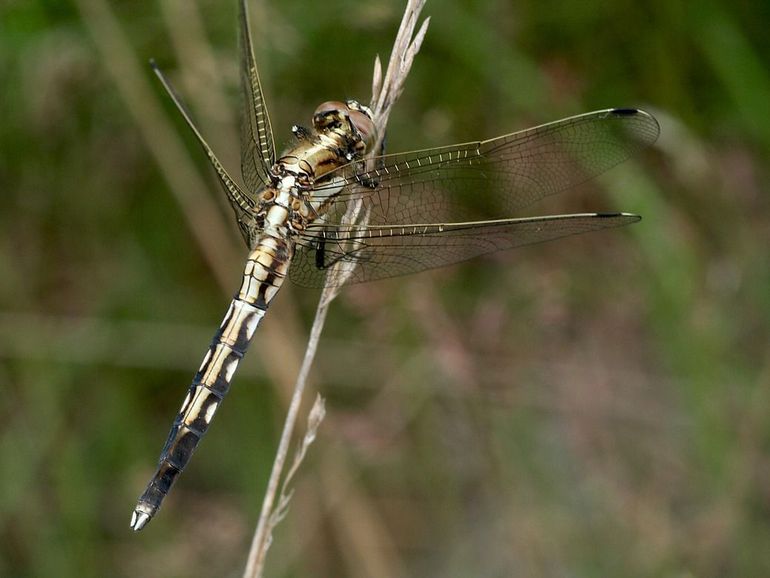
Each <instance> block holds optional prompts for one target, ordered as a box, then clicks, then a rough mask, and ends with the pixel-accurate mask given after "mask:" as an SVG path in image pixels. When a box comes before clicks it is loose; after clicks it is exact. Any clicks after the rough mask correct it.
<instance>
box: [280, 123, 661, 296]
mask: <svg viewBox="0 0 770 578" xmlns="http://www.w3.org/2000/svg"><path fill="white" fill-rule="evenodd" d="M659 131H660V129H659V126H658V123H657V121H656V120H655V119H654V118H653V117H652V116H651V115H649V114H647V113H646V112H643V111H640V110H635V109H608V110H602V111H597V112H592V113H588V114H583V115H580V116H575V117H571V118H567V119H564V120H560V121H557V122H553V123H549V124H545V125H541V126H538V127H535V128H531V129H528V130H524V131H521V132H517V133H513V134H510V135H505V136H501V137H498V138H495V139H491V140H487V141H481V142H475V143H466V144H460V145H454V146H449V147H441V148H435V149H429V150H423V151H414V152H409V153H401V154H394V155H385V156H381V157H376V158H374V159H372V160H370V161H367V163H363V162H357V163H351V164H349V165H346V166H345V167H342V168H341V169H338V170H337V171H335V172H333V173H332V174H331V175H330V176H329V177H328V184H323V183H321V184H319V185H318V186H316V188H315V189H314V193H313V195H314V196H316V197H317V198H318V199H322V198H323V197H325V196H327V195H329V194H330V192H332V191H333V189H334V188H338V187H340V185H343V188H342V190H341V192H340V193H339V194H338V195H337V196H336V197H335V198H334V199H335V200H334V202H333V204H331V205H330V206H329V209H328V210H327V211H326V212H325V213H324V214H323V215H321V217H320V218H319V219H318V221H316V223H315V226H312V227H310V228H309V229H308V230H307V231H306V232H305V233H304V234H303V235H302V236H301V237H300V241H299V243H298V244H297V250H296V254H295V257H294V264H293V265H292V278H293V279H294V280H295V281H296V282H297V283H299V284H301V285H309V286H317V285H319V284H323V278H324V275H325V274H326V273H327V271H332V272H331V273H330V274H329V275H327V276H328V277H329V283H331V284H339V283H340V282H342V280H343V277H341V276H339V275H338V274H336V273H334V272H333V270H332V268H331V267H330V265H331V264H332V263H334V262H335V261H336V262H340V263H356V264H357V265H358V268H357V270H356V271H354V272H353V274H352V277H351V279H350V282H360V281H369V280H373V279H380V278H383V277H391V276H395V275H403V274H406V273H412V272H416V271H421V270H423V269H429V268H433V267H440V266H443V265H449V264H451V263H456V262H459V261H463V260H465V259H469V258H471V257H474V256H476V255H481V254H484V253H487V252H490V251H494V250H499V249H504V248H512V247H517V246H520V245H526V244H529V243H538V242H542V241H547V240H551V239H556V238H558V237H563V236H566V235H572V234H576V233H581V232H586V231H593V230H596V229H603V228H606V227H615V226H619V225H622V224H626V223H629V222H633V221H635V220H638V217H636V216H633V215H626V214H612V215H604V214H584V215H565V216H560V217H539V218H535V219H516V218H512V217H513V215H515V211H516V210H517V209H520V208H522V207H525V206H527V205H529V204H531V203H533V202H535V201H537V200H539V199H542V198H543V197H546V196H548V195H552V194H554V193H557V192H559V191H562V190H565V189H568V188H570V187H572V186H574V185H577V184H579V183H581V182H584V181H586V180H588V179H590V178H592V177H594V176H596V175H598V174H600V173H602V172H604V171H606V170H608V169H610V168H611V167H613V166H615V165H617V164H618V163H621V162H623V161H624V160H626V159H627V158H628V157H629V156H631V155H632V154H633V153H635V152H636V151H638V150H639V149H641V148H643V147H645V146H648V145H650V144H651V143H653V142H654V141H655V140H656V139H657V137H658V133H659ZM353 208H357V212H356V214H357V217H355V218H354V219H353V221H352V222H353V225H354V226H355V228H351V226H350V225H347V224H344V223H349V222H350V219H349V215H350V211H349V209H353ZM346 214H347V215H348V216H347V217H346ZM490 217H497V218H495V219H493V220H491V221H488V222H486V221H483V219H489V218H490ZM499 217H507V219H502V220H500V219H499ZM421 223H423V224H421ZM442 223H452V224H448V225H441V224H442ZM462 223H464V224H462ZM355 230H358V231H361V234H360V238H358V237H356V238H353V236H352V235H353V234H354V233H353V231H355ZM386 230H387V231H393V232H394V233H393V234H392V235H385V234H384V233H383V231H386ZM406 231H412V233H410V234H406V233H405V232H406ZM420 231H422V233H420Z"/></svg>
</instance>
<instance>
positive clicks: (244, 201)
mask: <svg viewBox="0 0 770 578" xmlns="http://www.w3.org/2000/svg"><path fill="white" fill-rule="evenodd" d="M150 65H151V66H152V69H153V71H154V72H155V75H156V76H157V77H158V79H159V80H160V82H161V84H163V88H165V89H166V92H167V93H168V95H169V96H170V97H171V100H172V101H173V102H174V104H175V105H176V107H177V109H178V110H179V112H180V113H181V114H182V116H183V117H184V119H185V121H186V122H187V125H188V126H189V127H190V129H191V130H192V131H193V134H195V137H196V138H197V139H198V143H199V144H200V145H201V147H202V148H203V151H204V152H205V153H206V156H207V157H208V159H209V162H210V163H211V166H212V167H214V170H215V171H216V173H217V177H218V178H219V183H220V184H221V185H222V188H223V189H224V191H225V194H226V195H227V200H228V201H229V202H230V206H231V207H232V208H233V212H234V213H235V219H236V221H237V222H238V229H239V230H240V231H241V235H242V236H243V240H244V241H245V242H246V245H247V246H251V240H252V237H253V236H254V224H253V219H252V213H253V209H254V206H255V203H254V200H253V199H252V198H251V196H250V195H249V194H247V193H245V192H244V191H243V190H241V188H240V187H239V186H238V185H237V184H236V183H235V181H234V180H233V178H232V177H231V176H230V175H229V173H228V172H227V170H225V168H224V167H223V166H222V163H221V162H219V159H218V158H217V156H216V155H215V154H214V151H213V150H211V147H210V146H209V144H208V143H207V142H206V139H204V138H203V135H202V134H201V132H200V130H199V129H198V127H197V126H196V124H195V123H194V122H193V119H192V115H191V114H190V111H189V110H187V107H186V106H185V104H184V102H182V99H181V98H180V97H179V95H178V94H177V92H176V90H174V87H173V86H172V85H171V83H170V82H169V80H168V79H167V78H166V76H165V75H164V74H163V72H162V71H161V70H160V68H158V65H157V64H155V62H154V61H150Z"/></svg>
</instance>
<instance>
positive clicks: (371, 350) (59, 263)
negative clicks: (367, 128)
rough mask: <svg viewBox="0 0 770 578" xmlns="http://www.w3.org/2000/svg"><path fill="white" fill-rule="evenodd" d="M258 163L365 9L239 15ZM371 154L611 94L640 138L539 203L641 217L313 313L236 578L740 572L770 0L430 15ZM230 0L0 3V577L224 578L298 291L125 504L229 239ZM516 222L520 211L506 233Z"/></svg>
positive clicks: (765, 427) (221, 282)
mask: <svg viewBox="0 0 770 578" xmlns="http://www.w3.org/2000/svg"><path fill="white" fill-rule="evenodd" d="M251 8H252V27H253V29H254V33H255V36H256V39H255V43H256V52H257V60H258V62H259V64H260V67H261V74H262V79H263V83H264V85H265V89H266V93H267V98H268V104H269V106H270V111H271V116H272V120H273V125H274V128H275V131H276V141H277V143H279V144H280V143H288V142H290V132H289V127H290V126H291V125H292V124H294V123H304V124H307V123H308V118H309V115H310V113H311V111H312V110H313V109H314V107H315V106H316V105H317V104H318V103H319V102H321V101H324V100H328V99H338V98H340V97H358V98H360V99H361V100H364V101H366V100H367V99H368V96H369V94H370V82H371V69H372V62H373V59H374V56H375V54H377V53H379V54H381V55H382V56H383V58H385V57H386V56H387V55H388V54H389V52H390V48H391V43H392V40H393V38H394V35H395V31H396V28H397V26H398V22H399V19H400V16H401V12H402V10H403V4H402V3H401V2H396V1H390V0H388V1H384V0H371V1H367V2H361V1H359V0H355V1H353V0H329V1H327V2H303V1H300V0H283V1H282V2H270V1H261V0H260V1H256V0H255V1H253V2H251ZM425 15H430V16H431V17H432V21H431V26H430V29H429V32H428V36H427V38H426V41H425V44H424V47H423V49H422V52H421V54H420V56H419V57H418V59H417V62H416V64H415V66H414V69H413V72H412V74H411V77H410V78H409V81H408V83H407V89H406V92H405V93H404V95H403V98H402V100H401V101H400V103H399V105H398V106H397V108H396V110H395V112H394V114H393V116H392V117H391V124H390V132H389V137H388V146H389V149H390V150H391V151H399V150H407V149H412V148H419V147H424V146H434V145H440V144H449V143H452V142H458V141H467V140H474V139H479V138H488V137H491V136H496V135H498V134H502V133H505V132H510V131H513V130H516V129H520V128H526V127H528V126H532V125H535V124H539V123H542V122H547V121H551V120H555V119H557V118H561V117H564V116H569V115H571V114H577V113H580V112H586V111H589V110H595V109H599V108H606V107H611V106H641V107H644V108H646V109H648V110H650V111H651V112H653V113H654V114H656V116H657V117H658V119H659V120H660V123H661V126H662V131H663V132H662V136H661V138H660V140H659V142H658V143H657V144H656V146H655V147H654V148H652V149H651V150H649V151H646V152H645V153H644V154H641V155H639V156H637V157H636V158H635V159H633V160H632V161H629V162H627V163H625V164H624V165H623V166H621V167H618V168H616V169H613V170H612V171H610V172H609V173H607V174H605V175H604V176H603V177H602V178H600V179H598V180H597V181H595V183H594V184H593V186H592V187H589V188H586V189H580V190H575V191H572V192H569V193H567V194H564V195H561V196H560V197H559V199H558V200H557V201H556V202H555V203H553V204H552V203H549V204H548V206H547V207H546V208H544V209H542V211H541V212H543V213H546V212H550V211H552V210H560V211H566V212H579V211H586V210H625V211H631V212H637V213H640V214H642V215H643V216H644V220H643V221H642V222H641V223H639V224H637V225H634V226H633V227H629V228H627V229H625V230H613V231H609V232H603V233H597V234H593V235H586V236H583V237H578V238H570V239H566V240H562V241H559V242H555V243H552V244H547V245H543V246H536V247H531V248H526V249H522V250H519V251H516V252H512V253H506V254H499V255H494V256H491V257H489V258H484V259H478V260H475V261H472V262H469V263H467V264H463V265H461V266H456V267H452V268H449V269H445V270H440V271H434V272H430V273H424V274H420V275H415V276H412V277H408V278H401V279H395V280H389V281H384V282H378V283H374V284H369V285H361V286H355V287H350V288H348V289H346V290H345V291H344V293H343V295H342V296H341V297H340V298H339V299H338V300H337V301H336V302H335V303H334V305H333V307H332V310H331V313H330V315H329V320H328V324H327V328H326V332H325V334H324V337H323V339H322V344H321V350H320V354H319V360H318V362H317V364H316V365H315V367H314V369H313V372H312V382H313V389H314V390H319V391H321V392H322V393H323V395H324V396H325V397H326V399H327V408H328V416H327V419H326V421H325V422H324V424H323V425H322V427H321V430H320V434H319V439H318V440H317V442H316V444H315V445H314V446H313V449H312V451H311V455H310V457H309V458H308V459H307V460H306V462H305V463H304V464H303V467H302V470H301V472H300V475H299V478H298V480H297V482H296V484H295V486H294V487H295V494H294V498H293V501H292V505H291V511H290V514H289V516H288V518H287V519H286V520H285V522H284V523H283V524H282V525H281V526H280V527H279V529H278V530H277V532H276V534H275V541H274V544H273V546H272V549H271V552H270V559H269V562H268V570H267V574H266V575H267V576H270V577H294V576H318V577H321V576H324V577H325V576H350V577H363V576H366V577H393V576H415V577H417V576H445V577H467V576H474V577H492V576H494V577H502V576H506V577H507V576H517V577H518V576H522V577H523V576H527V577H530V576H547V577H550V576H554V577H557V576H558V577H562V576H574V577H599V576H602V577H604V576H624V577H648V576H655V577H662V576H665V577H677V578H684V577H689V576H698V577H704V578H709V577H721V576H741V577H765V576H768V575H770V454H769V452H770V348H769V347H768V338H769V337H770V268H769V267H768V250H769V248H770V195H769V194H768V185H769V184H770V174H769V173H768V158H769V153H770V75H769V74H768V71H769V70H770V35H768V34H767V26H768V23H770V3H768V2H764V1H762V0H756V1H750V0H746V1H734V2H722V1H718V0H702V1H700V2H697V3H696V2H670V1H657V0H651V1H649V2H638V1H631V0H617V1H615V2H610V3H608V2H603V1H602V2H600V1H598V0H587V1H586V0H583V1H581V2H577V1H573V2H560V1H554V0H538V1H536V2H535V1H532V0H517V1H515V2H512V1H503V0H485V1H477V0H473V1H471V0H466V1H456V0H453V1H450V0H430V1H429V2H428V5H427V7H426V9H425ZM150 57H155V58H156V59H157V60H158V62H159V63H160V65H161V66H163V67H164V68H165V69H166V70H167V72H168V73H169V75H170V76H171V78H172V80H173V81H174V82H175V83H176V85H177V87H178V89H179V90H180V92H181V93H182V94H183V95H184V97H185V99H186V100H187V102H188V103H189V105H190V107H191V108H192V109H193V111H194V114H195V117H196V118H197V120H198V122H199V124H200V125H201V127H202V128H203V132H204V134H205V135H206V136H207V138H208V139H209V140H210V142H211V143H212V145H213V147H214V149H215V150H216V151H218V153H219V155H220V157H221V158H222V159H223V160H224V161H225V164H226V165H227V166H228V167H230V169H231V171H232V172H234V173H237V172H238V170H237V167H238V164H239V161H238V159H239V153H238V139H237V125H238V120H237V113H238V109H239V107H238V100H237V93H238V90H237V81H238V68H237V45H236V2H235V0H227V1H225V0H217V1H214V0H196V1H190V0H158V1H145V0H137V1H134V2H130V3H129V2H108V1H107V0H70V1H61V0H58V1H54V0H5V1H4V2H2V3H0V79H1V80H2V83H1V85H2V90H1V92H2V96H0V575H1V576H5V577H27V576H30V577H50V576H57V577H69V576H73V577H75V576H77V577H91V576H94V577H103V576H115V577H120V576H162V577H171V576H180V577H181V576H239V575H240V573H241V572H242V569H243V565H244V563H245V558H246V552H247V547H248V543H249V541H250V537H251V534H252V532H253V526H254V524H255V521H256V518H257V515H258V511H259V507H260V503H261V498H262V493H263V490H264V486H265V483H266V480H267V476H268V473H269V467H270V464H271V461H272V457H273V452H274V448H275V445H276V442H277V437H278V434H279V431H280V426H281V423H282V420H283V414H284V410H285V405H286V398H287V395H288V391H290V388H291V386H292V384H293V381H294V377H295V375H296V371H297V368H298V365H299V359H300V356H301V354H302V351H303V350H304V346H305V342H306V337H307V334H308V328H309V326H310V322H311V320H312V315H313V311H314V308H315V304H316V300H317V293H314V292H312V291H306V290H298V289H295V288H289V287H286V288H285V289H284V290H283V292H282V294H281V295H280V297H279V298H278V299H277V301H276V302H275V306H274V308H273V309H272V310H271V312H270V315H268V316H267V318H266V320H265V323H264V325H263V326H262V328H261V329H260V331H259V334H258V336H257V337H256V339H255V342H254V344H253V346H252V351H251V353H250V355H249V357H248V359H247V361H246V362H245V363H244V364H243V365H242V366H241V368H240V370H239V373H238V375H237V377H236V379H235V384H234V387H233V390H232V391H231V394H230V397H229V398H228V401H227V403H225V404H224V406H223V408H222V410H221V411H220V413H219V414H218V417H217V419H216V421H215V423H214V426H213V427H212V429H211V431H210V433H209V435H208V436H207V438H206V441H205V442H204V443H203V444H202V445H201V447H200V449H199V451H198V452H197V453H196V456H195V458H194V459H193V460H192V462H191V465H190V466H189V468H188V470H187V471H186V473H185V474H184V475H183V476H182V478H181V480H180V483H179V484H178V485H177V486H176V488H175V489H174V491H173V492H172V495H171V496H170V497H169V499H168V500H167V502H166V504H165V506H164V508H163V510H162V511H161V513H160V515H159V516H158V518H157V519H156V520H155V521H153V523H152V524H151V525H150V526H148V528H147V529H146V530H145V531H144V532H142V533H141V534H134V533H132V532H130V530H129V528H128V522H129V517H130V513H131V510H132V508H133V505H134V501H135V499H136V497H137V496H138V495H139V493H140V492H141V491H142V489H143V488H144V484H145V483H146V481H147V479H148V476H150V475H151V474H152V472H153V470H154V466H155V462H156V458H157V454H158V452H159V450H160V448H161V445H162V443H163V441H164V439H165V436H166V434H167V431H168V428H169V426H170V422H171V420H172V418H173V416H174V413H175V411H176V410H177V408H178V406H179V404H180V403H181V400H182V397H183V395H184V392H185V391H186V389H187V386H188V384H189V382H190V379H191V377H192V375H193V373H194V371H195V369H196V368H197V367H198V365H199V363H200V359H201V357H202V355H203V353H204V352H205V350H206V347H207V345H208V343H209V340H210V339H211V336H212V335H213V333H214V331H215V329H216V327H217V326H218V324H219V322H220V319H221V316H222V315H223V314H224V311H225V309H226V306H227V303H228V300H229V297H230V296H231V295H232V293H233V292H234V291H235V289H236V288H237V284H238V282H239V277H240V271H241V260H242V259H243V257H244V254H245V250H244V248H243V247H242V245H241V241H240V238H239V237H238V233H237V231H236V228H235V226H234V224H233V223H232V221H231V216H230V213H229V211H228V209H227V208H226V206H225V204H224V202H223V195H222V194H221V192H220V191H219V190H218V188H217V186H216V184H215V181H214V179H213V178H212V174H211V172H210V170H209V169H208V167H207V163H206V161H205V159H204V156H203V155H202V154H201V152H200V151H199V150H198V148H197V145H196V143H195V141H194V140H193V137H192V135H191V134H190V133H189V131H188V130H187V129H186V127H185V126H184V125H183V123H182V122H181V119H180V118H179V117H178V115H177V114H176V112H175V111H174V110H173V108H172V105H171V103H170V102H169V100H168V99H167V98H166V97H165V95H164V94H163V93H162V90H161V87H160V86H159V84H158V83H157V82H156V81H155V80H154V78H153V77H152V74H151V71H150V69H149V67H148V65H147V62H148V59H149V58H150ZM537 209H538V207H533V208H532V210H531V211H529V213H528V214H532V213H535V214H536V213H537V212H538V210H537Z"/></svg>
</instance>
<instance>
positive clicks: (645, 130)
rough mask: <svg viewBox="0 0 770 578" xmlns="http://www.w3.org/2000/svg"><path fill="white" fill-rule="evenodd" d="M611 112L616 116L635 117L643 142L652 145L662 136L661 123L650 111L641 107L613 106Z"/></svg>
mask: <svg viewBox="0 0 770 578" xmlns="http://www.w3.org/2000/svg"><path fill="white" fill-rule="evenodd" d="M609 114H611V115H612V116H614V117H616V118H627V119H631V118H633V119H634V123H635V126H636V127H637V131H635V132H636V134H637V136H638V138H639V140H640V141H641V142H642V143H645V144H647V145H651V144H652V143H654V142H655V141H656V140H658V136H660V123H659V122H658V119H656V118H655V117H654V116H652V115H651V114H650V113H649V112H645V111H643V110H641V109H639V108H611V109H610V110H609Z"/></svg>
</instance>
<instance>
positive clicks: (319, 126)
mask: <svg viewBox="0 0 770 578" xmlns="http://www.w3.org/2000/svg"><path fill="white" fill-rule="evenodd" d="M347 108H348V107H347V105H345V104H344V103H342V102H337V101H334V100H330V101H329V102H324V103H323V104H321V105H320V106H319V107H318V108H316V109H315V113H313V126H314V127H315V128H316V130H319V131H323V130H326V129H329V128H333V127H335V126H339V125H340V124H341V123H342V121H343V119H344V118H345V116H346V112H347ZM343 111H345V112H343Z"/></svg>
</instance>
